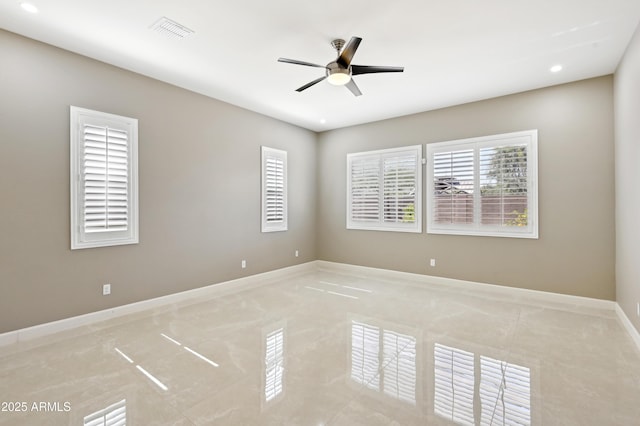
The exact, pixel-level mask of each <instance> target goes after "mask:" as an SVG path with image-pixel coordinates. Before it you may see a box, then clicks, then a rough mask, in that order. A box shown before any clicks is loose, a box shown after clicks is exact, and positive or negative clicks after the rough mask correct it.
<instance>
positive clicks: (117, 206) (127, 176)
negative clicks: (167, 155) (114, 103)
mask: <svg viewBox="0 0 640 426" xmlns="http://www.w3.org/2000/svg"><path fill="white" fill-rule="evenodd" d="M70 116H71V248H72V249H79V248H89V247H101V246H109V245H120V244H135V243H137V242H138V211H137V210H138V206H137V204H138V195H137V191H138V184H137V151H138V148H137V143H138V121H137V120H136V119H133V118H128V117H122V116H118V115H114V114H107V113H102V112H98V111H91V110H87V109H83V108H77V107H73V106H72V107H71V114H70Z"/></svg>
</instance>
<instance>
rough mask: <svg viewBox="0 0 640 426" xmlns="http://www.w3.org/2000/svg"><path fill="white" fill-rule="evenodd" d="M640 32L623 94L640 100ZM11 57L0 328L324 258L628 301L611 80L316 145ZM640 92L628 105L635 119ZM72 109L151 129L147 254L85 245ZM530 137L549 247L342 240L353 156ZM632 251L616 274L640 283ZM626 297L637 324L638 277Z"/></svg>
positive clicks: (1, 176)
mask: <svg viewBox="0 0 640 426" xmlns="http://www.w3.org/2000/svg"><path fill="white" fill-rule="evenodd" d="M637 39H638V37H637V36H636V42H635V47H633V48H630V53H628V54H627V62H628V63H631V65H626V68H625V67H621V73H620V77H619V78H617V80H616V84H617V86H616V89H617V91H618V92H620V91H621V89H620V88H622V90H623V91H625V90H631V89H627V88H628V87H631V86H633V85H634V84H635V86H633V87H635V92H633V93H636V94H637V93H638V90H637V87H638V79H637V78H636V77H635V75H637V72H635V73H634V71H629V69H633V70H637V68H638V62H639V61H638V59H637V58H638V47H637V46H638V41H637ZM0 52H2V57H3V61H2V66H1V67H0V94H1V95H2V98H1V99H2V100H1V101H0V200H1V201H0V235H1V237H0V291H1V297H0V333H1V332H5V331H10V330H15V329H18V328H23V327H27V326H30V325H35V324H39V323H44V322H48V321H54V320H57V319H62V318H67V317H71V316H74V315H80V314H83V313H87V312H93V311H97V310H101V309H105V308H109V307H113V306H118V305H123V304H126V303H131V302H135V301H139V300H145V299H149V298H153V297H157V296H161V295H165V294H170V293H175V292H178V291H182V290H187V289H191V288H196V287H200V286H204V285H208V284H212V283H216V282H221V281H225V280H228V279H232V278H237V277H241V276H244V275H250V274H255V273H259V272H263V271H268V270H273V269H277V268H281V267H285V266H289V265H293V264H296V263H302V262H307V261H310V260H314V259H323V260H329V261H336V262H345V263H352V264H359V265H366V266H373V267H380V268H389V269H396V270H401V271H409V272H416V273H422V274H429V275H439V276H444V277H452V278H458V279H465V280H471V281H478V282H486V283H494V284H502V285H506V286H513V287H521V288H531V289H537V290H545V291H552V292H557V293H564V294H574V295H580V296H589V297H596V298H602V299H613V298H614V296H615V284H614V213H613V212H614V180H613V177H614V166H613V78H612V77H610V76H609V77H602V78H597V79H591V80H586V81H581V82H577V83H572V84H567V85H562V86H556V87H552V88H546V89H541V90H536V91H531V92H527V93H521V94H517V95H512V96H506V97H502V98H497V99H492V100H488V101H483V102H477V103H472V104H466V105H461V106H456V107H452V108H447V109H442V110H437V111H431V112H425V113H421V114H416V115H411V116H406V117H401V118H396V119H392V120H386V121H381V122H376V123H371V124H366V125H362V126H354V127H350V128H345V129H338V130H334V131H330V132H325V133H322V134H320V135H316V134H314V133H313V132H310V131H306V130H303V129H300V128H298V127H295V126H292V125H289V124H286V123H282V122H280V121H277V120H273V119H271V118H267V117H264V116H261V115H258V114H255V113H252V112H249V111H246V110H243V109H241V108H237V107H234V106H231V105H228V104H225V103H223V102H219V101H216V100H213V99H210V98H207V97H205V96H201V95H198V94H195V93H192V92H189V91H186V90H183V89H180V88H177V87H175V86H171V85H168V84H165V83H162V82H159V81H157V80H153V79H150V78H146V77H143V76H141V75H138V74H135V73H131V72H127V71H124V70H122V69H119V68H116V67H112V66H109V65H106V64H104V63H100V62H97V61H93V60H91V59H88V58H85V57H82V56H79V55H75V54H72V53H69V52H66V51H63V50H60V49H57V48H54V47H51V46H48V45H45V44H42V43H38V42H35V41H32V40H28V39H25V38H22V37H19V36H17V35H14V34H11V33H7V32H4V31H0ZM633 52H635V53H633ZM632 54H633V55H635V56H633V55H632ZM629 58H631V59H629ZM634 58H635V59H634ZM625 70H626V71H625ZM630 75H633V76H634V77H633V78H631V77H630ZM622 98H624V99H622ZM637 98H638V96H636V99H632V98H631V97H630V96H626V97H621V96H618V99H617V105H616V106H617V107H619V106H620V104H621V101H622V100H624V102H623V103H624V105H625V106H626V111H627V116H629V117H630V116H632V115H633V114H634V113H635V114H636V115H637V113H638V110H639V109H640V107H639V106H638V103H637V102H638V101H637ZM69 105H76V106H80V107H86V108H91V109H96V110H100V111H105V112H111V113H115V114H121V115H125V116H131V117H136V118H138V119H139V120H140V122H139V124H140V147H139V154H140V155H139V157H140V164H139V166H140V167H139V168H140V244H138V245H131V246H120V247H107V248H96V249H85V250H76V251H71V250H70V248H69V245H70V242H69ZM635 123H637V120H633V119H627V124H626V127H625V128H627V129H628V136H627V137H626V138H627V139H625V140H627V142H626V143H625V146H627V148H628V151H629V156H628V158H625V159H626V160H627V161H628V165H627V167H626V169H627V172H626V173H633V172H634V170H635V169H634V168H633V167H631V165H632V157H631V154H632V151H633V150H632V146H631V144H630V143H629V142H628V141H629V140H633V139H634V138H635V140H636V141H637V140H638V133H637V132H636V133H634V130H633V128H632V127H633V125H634V124H635ZM618 124H620V122H619V123H618ZM635 126H636V127H635V129H636V130H635V131H637V124H635ZM526 129H538V130H539V147H538V149H539V175H540V181H539V193H540V239H539V240H524V239H507V238H487V237H464V236H447V235H426V234H404V233H389V232H374V231H353V230H349V231H348V230H346V229H345V199H346V192H345V179H346V164H345V162H346V154H347V153H348V152H356V151H364V150H372V149H381V148H388V147H393V146H404V145H413V144H420V143H429V142H437V141H444V140H451V139H459V138H465V137H474V136H482V135H489V134H496V133H504V132H511V131H518V130H526ZM618 142H619V144H620V143H621V139H620V138H619V140H618ZM263 144H264V145H268V146H272V147H274V148H280V149H285V150H287V151H288V155H289V173H290V175H289V184H290V188H289V191H290V192H289V202H290V206H289V221H290V223H289V231H288V232H285V233H269V234H262V233H260V221H259V213H260V208H259V199H260V196H259V194H260V185H259V183H260V176H259V170H260V167H259V165H260V149H259V147H260V145H263ZM633 158H636V157H633ZM620 188H621V187H620V186H619V187H618V190H619V191H620ZM637 203H638V201H636V200H635V199H634V198H629V197H626V201H625V202H624V203H623V204H624V205H625V209H627V208H630V207H631V206H633V205H637ZM619 207H620V204H619ZM636 211H637V210H634V211H633V212H636ZM633 212H632V211H631V210H630V211H629V214H628V219H627V220H628V221H630V224H631V225H633V223H632V222H633V221H632V220H631V217H632V216H634V215H635V216H636V217H637V213H633ZM634 232H635V230H634ZM636 233H637V232H636ZM628 240H629V242H628V244H627V248H626V249H625V250H623V251H622V257H621V258H620V259H619V265H618V274H619V275H620V271H621V269H620V268H621V266H622V268H623V269H624V268H627V269H629V272H628V273H627V276H628V277H630V278H628V279H624V280H623V281H624V282H633V279H634V278H635V277H638V276H639V272H640V271H636V270H634V269H633V268H634V267H635V265H634V264H633V262H632V261H630V260H625V259H631V256H632V253H633V252H634V249H635V248H636V247H633V243H632V242H633V241H634V240H638V239H637V238H636V234H630V235H629V238H628ZM296 249H298V250H300V257H299V258H295V257H294V256H293V252H294V250H296ZM618 250H621V247H620V245H618ZM636 252H637V250H636ZM625 256H626V257H625ZM430 258H436V259H437V266H436V267H435V268H430V267H429V266H428V260H429V259H430ZM241 259H247V262H248V268H247V269H246V270H242V269H241V268H240V261H241ZM620 282H621V281H620V278H619V283H620ZM624 282H623V283H622V285H623V286H625V284H624ZM104 283H111V285H112V292H113V293H112V295H111V296H109V297H104V296H102V295H101V287H102V284H104ZM634 285H635V287H633V286H634ZM630 288H635V291H636V293H635V295H634V296H631V295H630V294H629V293H630V291H628V289H630ZM618 297H623V298H624V300H625V301H627V302H625V309H627V312H628V315H629V309H630V306H631V303H632V302H631V301H632V300H636V298H637V297H638V289H637V284H635V282H633V285H627V286H625V287H622V289H620V288H619V293H618ZM633 303H635V302H633Z"/></svg>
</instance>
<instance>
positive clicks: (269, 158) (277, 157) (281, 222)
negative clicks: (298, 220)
mask: <svg viewBox="0 0 640 426" xmlns="http://www.w3.org/2000/svg"><path fill="white" fill-rule="evenodd" d="M273 161H277V162H281V164H282V167H283V169H282V176H281V178H280V179H281V182H278V183H276V184H279V185H282V200H281V203H279V204H280V206H276V207H277V208H279V209H282V216H281V217H279V218H276V219H270V218H269V210H270V206H269V203H270V201H269V199H268V197H267V191H268V189H267V187H268V186H269V185H272V184H273V183H274V182H273V178H272V177H270V173H271V172H270V170H269V163H270V162H273ZM261 163H262V166H261V176H262V182H261V186H262V189H261V231H262V232H280V231H287V230H288V228H289V217H288V216H289V215H288V212H287V211H288V201H287V198H288V196H287V192H288V188H287V151H283V150H280V149H275V148H269V147H267V146H262V147H261ZM271 208H272V207H271Z"/></svg>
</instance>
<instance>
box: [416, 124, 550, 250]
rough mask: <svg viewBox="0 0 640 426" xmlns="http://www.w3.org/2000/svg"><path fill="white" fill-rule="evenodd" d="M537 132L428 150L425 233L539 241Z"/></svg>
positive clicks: (434, 146) (445, 144)
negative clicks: (535, 239) (534, 239)
mask: <svg viewBox="0 0 640 426" xmlns="http://www.w3.org/2000/svg"><path fill="white" fill-rule="evenodd" d="M537 141H538V132H537V130H528V131H522V132H514V133H507V134H502V135H493V136H485V137H479V138H471V139H464V140H458V141H449V142H439V143H431V144H428V145H427V168H428V170H429V173H428V174H427V205H428V212H427V232H428V233H433V234H458V235H486V236H497V237H519V238H538V206H537V202H538V191H537V179H538V177H537Z"/></svg>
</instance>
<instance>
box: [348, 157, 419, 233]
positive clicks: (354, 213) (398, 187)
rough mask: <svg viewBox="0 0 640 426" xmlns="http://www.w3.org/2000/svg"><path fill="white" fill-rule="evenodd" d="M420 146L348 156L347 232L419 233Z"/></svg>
mask: <svg viewBox="0 0 640 426" xmlns="http://www.w3.org/2000/svg"><path fill="white" fill-rule="evenodd" d="M421 183H422V146H421V145H416V146H410V147H405V148H395V149H385V150H381V151H369V152H360V153H353V154H348V155H347V229H368V230H377V231H402V232H422V213H421V212H422V209H421V200H422V186H421Z"/></svg>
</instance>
